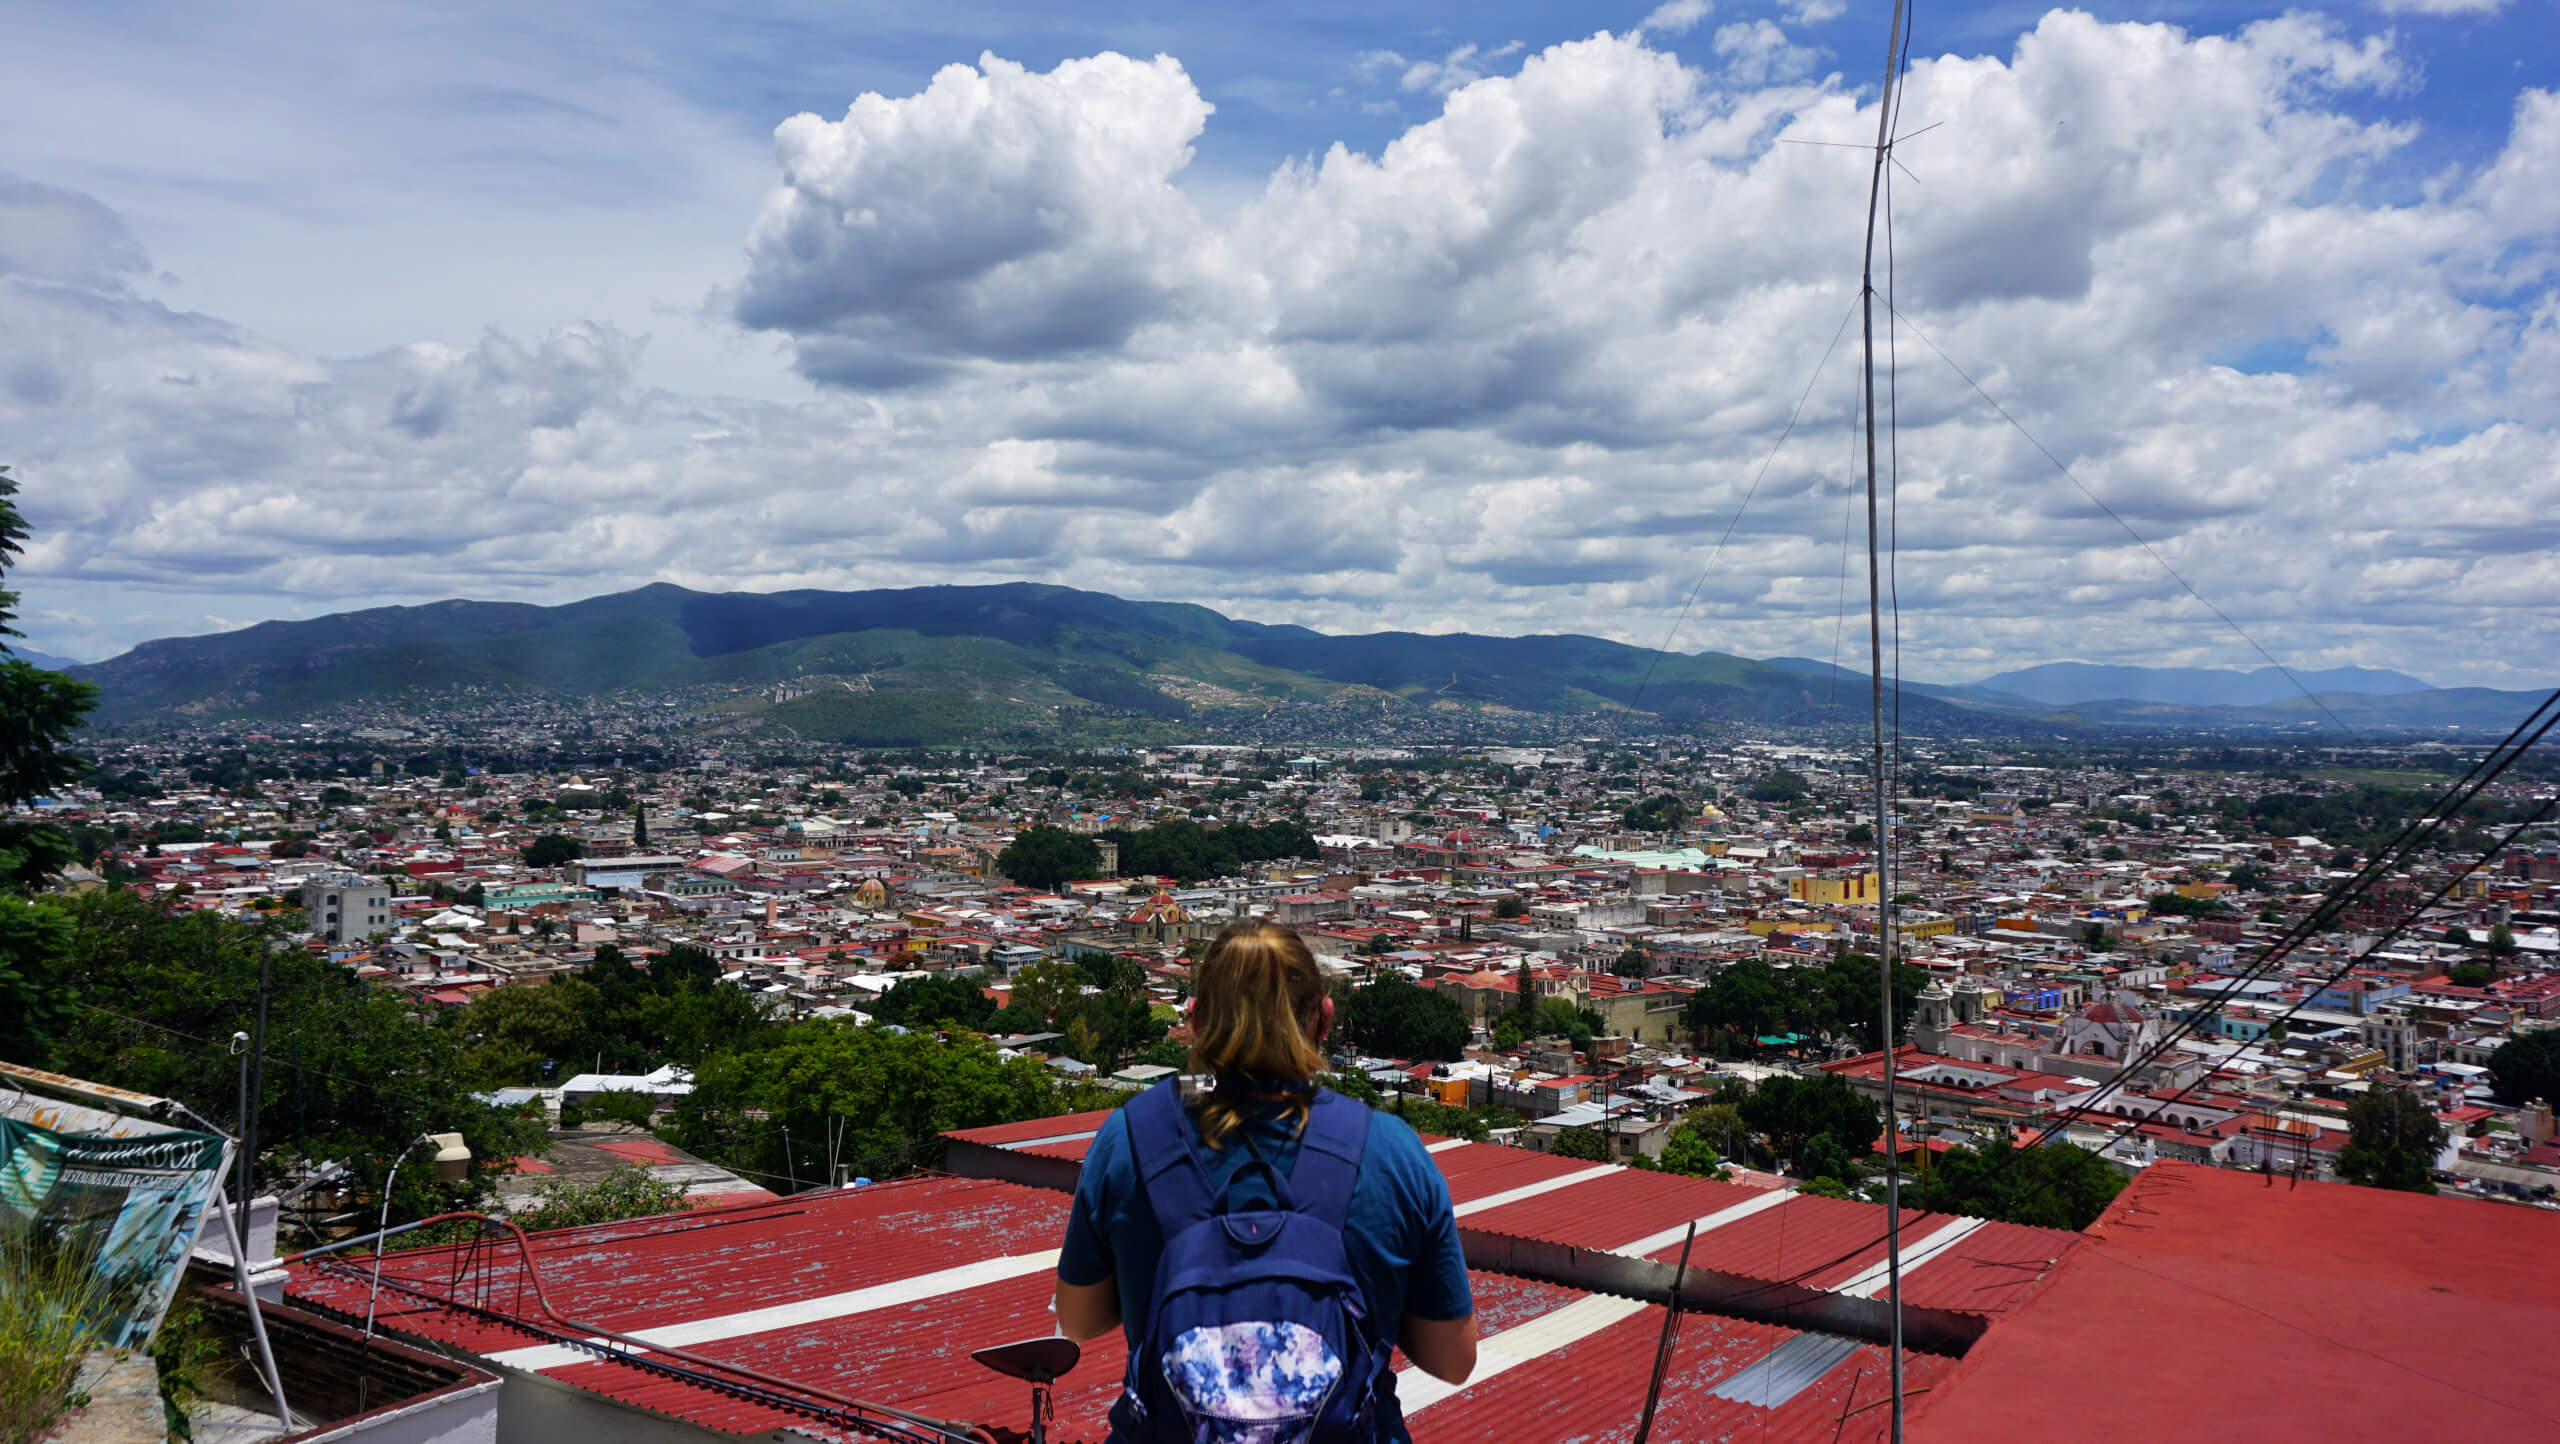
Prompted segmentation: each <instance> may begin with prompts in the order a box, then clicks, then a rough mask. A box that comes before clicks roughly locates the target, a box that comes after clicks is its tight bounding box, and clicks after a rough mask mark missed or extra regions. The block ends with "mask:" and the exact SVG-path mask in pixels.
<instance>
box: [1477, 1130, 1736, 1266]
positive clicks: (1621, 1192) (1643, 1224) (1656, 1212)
mask: <svg viewBox="0 0 2560 1444" xmlns="http://www.w3.org/2000/svg"><path fill="white" fill-rule="evenodd" d="M1441 1156H1442V1157H1446V1156H1447V1155H1445V1154H1444V1155H1441ZM1585 1166H1588V1165H1585ZM1759 1197H1761V1190H1759V1189H1755V1188H1741V1187H1737V1186H1735V1185H1733V1184H1730V1183H1717V1182H1715V1181H1714V1180H1713V1179H1706V1178H1690V1177H1687V1176H1685V1175H1682V1174H1677V1173H1647V1172H1644V1171H1641V1170H1638V1169H1628V1170H1627V1171H1625V1172H1623V1173H1616V1174H1608V1175H1604V1176H1602V1177H1600V1178H1595V1179H1592V1180H1590V1181H1589V1182H1587V1183H1577V1184H1575V1185H1573V1186H1572V1187H1570V1188H1560V1189H1557V1190H1556V1191H1555V1192H1553V1193H1542V1194H1540V1195H1538V1196H1537V1197H1535V1198H1524V1199H1522V1200H1520V1201H1519V1202H1517V1203H1506V1204H1504V1205H1502V1206H1501V1207H1499V1208H1489V1209H1486V1210H1485V1211H1483V1212H1482V1213H1478V1214H1474V1215H1471V1216H1470V1217H1469V1218H1468V1219H1467V1221H1466V1222H1467V1227H1469V1228H1475V1229H1482V1230H1484V1231H1486V1232H1488V1233H1501V1234H1509V1235H1511V1236H1512V1237H1514V1238H1535V1239H1544V1240H1547V1241H1548V1242H1551V1243H1562V1244H1571V1245H1573V1246H1574V1247H1576V1248H1598V1249H1613V1248H1623V1247H1625V1246H1626V1245H1628V1244H1631V1243H1634V1242H1635V1241H1637V1240H1638V1239H1641V1238H1644V1237H1646V1236H1647V1235H1649V1234H1654V1233H1658V1232H1660V1231H1662V1230H1664V1229H1668V1228H1677V1227H1679V1226H1680V1225H1682V1224H1685V1223H1688V1222H1689V1221H1691V1220H1693V1219H1699V1218H1704V1217H1706V1216H1707V1215H1709V1214H1712V1213H1716V1212H1718V1211H1720V1210H1723V1209H1727V1208H1731V1207H1733V1206H1735V1205H1736V1204H1744V1203H1749V1202H1751V1201H1752V1200H1753V1199H1755V1198H1759ZM1673 1254H1674V1255H1675V1256H1677V1254H1678V1250H1677V1249H1676V1248H1675V1249H1674V1250H1673Z"/></svg>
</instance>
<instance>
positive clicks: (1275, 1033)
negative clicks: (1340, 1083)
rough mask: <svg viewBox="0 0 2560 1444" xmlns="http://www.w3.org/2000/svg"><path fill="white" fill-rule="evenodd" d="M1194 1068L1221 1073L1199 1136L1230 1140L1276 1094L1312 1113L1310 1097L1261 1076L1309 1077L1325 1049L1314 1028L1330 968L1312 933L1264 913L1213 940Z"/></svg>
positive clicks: (1196, 978)
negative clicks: (1302, 933)
mask: <svg viewBox="0 0 2560 1444" xmlns="http://www.w3.org/2000/svg"><path fill="white" fill-rule="evenodd" d="M1191 991H1192V1001H1191V1071H1192V1072H1193V1073H1205V1074H1210V1075H1213V1076H1214V1077H1216V1079H1217V1080H1218V1091H1216V1092H1213V1093H1211V1094H1210V1095H1209V1096H1208V1097H1207V1099H1206V1100H1204V1101H1203V1102H1201V1103H1200V1104H1199V1105H1198V1111H1199V1122H1200V1137H1201V1140H1202V1141H1203V1142H1205V1143H1207V1144H1208V1145H1209V1146H1210V1147H1211V1148H1224V1147H1226V1145H1227V1140H1228V1139H1229V1138H1230V1137H1232V1136H1233V1135H1234V1134H1235V1132H1236V1130H1238V1129H1239V1128H1242V1127H1243V1126H1244V1125H1245V1123H1246V1121H1247V1120H1248V1119H1249V1118H1250V1117H1251V1116H1252V1114H1253V1112H1254V1110H1255V1108H1256V1105H1258V1104H1267V1103H1269V1102H1271V1101H1274V1100H1277V1101H1280V1102H1282V1103H1283V1104H1284V1105H1285V1106H1286V1108H1287V1111H1289V1112H1290V1113H1292V1114H1293V1115H1294V1122H1295V1125H1296V1126H1297V1127H1300V1128H1303V1127H1305V1126H1306V1121H1307V1106H1308V1104H1307V1097H1306V1095H1303V1094H1292V1093H1273V1092H1271V1091H1269V1089H1268V1087H1267V1086H1265V1087H1262V1088H1256V1087H1255V1086H1253V1085H1254V1084H1255V1083H1257V1082H1258V1083H1262V1084H1264V1085H1268V1084H1270V1083H1273V1082H1284V1083H1297V1082H1304V1081H1310V1080H1312V1079H1314V1078H1315V1077H1316V1076H1317V1075H1318V1074H1320V1073H1322V1072H1324V1068H1325V1062H1324V1054H1323V1052H1322V1051H1321V1050H1319V1049H1318V1048H1317V1047H1316V1045H1315V1041H1314V1039H1313V1038H1312V1037H1311V1036H1310V1035H1311V1034H1312V1033H1314V1032H1315V1028H1316V1020H1317V1018H1318V1017H1319V1016H1320V1014H1321V1010H1322V1008H1323V1006H1324V971H1323V970H1322V969H1321V968H1318V967H1317V966H1316V959H1315V954H1313V953H1311V952H1309V951H1307V944H1306V941H1305V940H1304V939H1302V938H1300V937H1299V936H1298V935H1297V933H1296V932H1295V931H1293V930H1291V929H1289V928H1285V927H1282V926H1281V925H1279V924H1278V923H1271V922H1264V921H1261V920H1259V919H1255V920H1251V921H1247V922H1240V923H1232V924H1230V925H1228V927H1227V928H1226V929H1225V930H1224V931H1222V932H1220V933H1219V934H1218V936H1217V940H1216V941H1214V942H1212V943H1210V944H1209V952H1208V955H1207V956H1206V957H1204V958H1202V959H1201V960H1200V966H1199V968H1198V969H1197V970H1196V971H1195V972H1194V973H1193V975H1192V990H1191Z"/></svg>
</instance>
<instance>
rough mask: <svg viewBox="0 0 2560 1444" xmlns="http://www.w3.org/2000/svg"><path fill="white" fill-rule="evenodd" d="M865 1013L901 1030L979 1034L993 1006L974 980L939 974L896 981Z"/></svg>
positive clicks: (992, 1013)
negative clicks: (954, 1029) (954, 1030)
mask: <svg viewBox="0 0 2560 1444" xmlns="http://www.w3.org/2000/svg"><path fill="white" fill-rule="evenodd" d="M868 1011H869V1012H870V1014H871V1021H873V1022H875V1023H895V1024H898V1025H899V1026H900V1027H905V1028H940V1027H945V1026H958V1027H962V1028H971V1029H976V1030H978V1031H981V1032H983V1031H985V1030H986V1027H987V1025H988V1023H989V1021H990V1020H992V1019H993V1018H994V1017H995V1015H996V1005H995V1000H994V999H992V998H990V997H988V996H987V993H986V989H985V988H984V987H982V986H980V983H979V980H978V979H977V978H974V977H968V978H964V977H961V976H960V975H959V974H957V973H950V972H943V973H927V974H925V975H924V976H923V977H921V978H907V979H904V980H902V981H900V982H898V983H897V984H896V985H894V986H892V987H891V988H890V989H889V991H887V992H885V993H882V994H881V995H880V999H879V1001H878V1002H875V1003H873V1004H872V1005H871V1007H870V1008H869V1010H868Z"/></svg>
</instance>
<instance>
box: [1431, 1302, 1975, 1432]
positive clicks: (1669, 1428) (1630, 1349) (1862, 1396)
mask: <svg viewBox="0 0 2560 1444" xmlns="http://www.w3.org/2000/svg"><path fill="white" fill-rule="evenodd" d="M1661 1337H1662V1310H1660V1309H1658V1308H1647V1309H1643V1310H1641V1311H1639V1312H1638V1313H1636V1314H1634V1315H1633V1316H1632V1317H1629V1318H1626V1319H1623V1320H1621V1321H1619V1322H1617V1323H1615V1324H1612V1325H1610V1326H1609V1327H1607V1328H1605V1329H1602V1330H1600V1331H1599V1332H1597V1333H1595V1334H1592V1335H1591V1336H1590V1337H1588V1338H1585V1339H1581V1340H1578V1341H1576V1342H1574V1343H1571V1344H1568V1345H1566V1346H1565V1347H1563V1348H1561V1349H1558V1350H1556V1351H1555V1352H1553V1353H1550V1354H1547V1355H1545V1356H1543V1357H1541V1358H1538V1359H1534V1360H1532V1361H1530V1362H1528V1363H1525V1364H1522V1365H1519V1366H1517V1367H1515V1368H1511V1369H1508V1370H1505V1371H1504V1372H1502V1373H1499V1374H1494V1375H1492V1376H1491V1377H1487V1378H1480V1379H1479V1380H1478V1381H1477V1382H1475V1383H1472V1384H1470V1385H1469V1386H1467V1387H1466V1388H1464V1389H1462V1390H1460V1391H1459V1392H1457V1393H1455V1394H1453V1395H1451V1396H1450V1397H1448V1398H1447V1399H1445V1400H1443V1401H1441V1402H1439V1403H1437V1404H1434V1405H1432V1406H1431V1407H1429V1408H1426V1409H1422V1410H1419V1411H1417V1412H1415V1413H1414V1414H1413V1415H1411V1418H1410V1422H1411V1425H1412V1429H1413V1437H1414V1440H1415V1444H1443V1441H1446V1444H1460V1441H1476V1440H1506V1441H1508V1440H1552V1441H1558V1444H1565V1441H1572V1444H1619V1441H1623V1440H1625V1439H1628V1438H1630V1437H1632V1436H1633V1435H1634V1433H1635V1426H1636V1422H1637V1419H1638V1417H1639V1416H1640V1415H1641V1414H1642V1412H1643V1408H1644V1395H1645V1386H1646V1382H1647V1380H1648V1378H1649V1377H1650V1375H1651V1373H1652V1369H1653V1360H1654V1354H1655V1350H1656V1348H1657V1347H1658V1345H1659V1343H1660V1340H1661ZM1793 1337H1796V1335H1795V1333H1794V1332H1793V1331H1791V1330H1788V1329H1783V1328H1778V1327H1775V1326H1772V1325H1766V1324H1754V1323H1745V1322H1742V1321H1740V1320H1736V1319H1726V1318H1717V1317H1714V1316H1711V1315H1702V1314H1687V1315H1683V1316H1682V1318H1681V1324H1680V1333H1679V1337H1678V1339H1677V1340H1676V1342H1675V1343H1674V1344H1673V1346H1672V1352H1671V1358H1670V1363H1669V1365H1668V1367H1667V1368H1666V1370H1665V1372H1664V1377H1663V1387H1662V1398H1661V1403H1660V1405H1659V1408H1658V1411H1657V1413H1656V1415H1655V1417H1654V1425H1653V1437H1654V1438H1656V1439H1661V1440H1666V1441H1678V1444H1710V1441H1716V1440H1745V1441H1757V1440H1759V1439H1761V1438H1763V1437H1764V1436H1765V1437H1766V1438H1768V1439H1771V1440H1789V1441H1791V1440H1829V1439H1831V1438H1832V1437H1834V1434H1835V1433H1836V1434H1837V1436H1838V1438H1840V1439H1841V1440H1843V1441H1850V1440H1856V1441H1861V1444H1863V1441H1870V1440H1876V1439H1881V1438H1884V1437H1886V1435H1887V1433H1888V1432H1889V1429H1888V1425H1889V1420H1887V1419H1886V1418H1885V1417H1884V1416H1885V1415H1886V1414H1887V1413H1888V1411H1887V1410H1885V1409H1867V1410H1864V1411H1863V1412H1857V1413H1851V1414H1849V1416H1848V1417H1847V1418H1846V1419H1844V1418H1843V1417H1842V1416H1843V1414H1844V1412H1845V1411H1848V1410H1855V1409H1857V1408H1858V1406H1860V1405H1863V1404H1867V1403H1870V1402H1872V1401H1873V1400H1875V1399H1878V1398H1882V1397H1885V1396H1886V1395H1887V1394H1888V1392H1889V1390H1888V1385H1887V1382H1886V1370H1885V1360H1884V1351H1883V1350H1881V1349H1877V1348H1874V1347H1872V1346H1860V1347H1858V1348H1857V1349H1856V1350H1855V1351H1854V1352H1852V1353H1851V1354H1850V1355H1849V1357H1848V1358H1846V1359H1844V1360H1842V1361H1841V1362H1840V1363H1839V1364H1836V1365H1834V1366H1833V1367H1832V1368H1831V1369H1830V1370H1829V1371H1827V1372H1826V1373H1824V1374H1823V1376H1822V1377H1821V1379H1820V1380H1819V1381H1817V1382H1816V1383H1814V1384H1813V1385H1812V1386H1810V1387H1809V1388H1807V1389H1805V1390H1804V1391H1803V1392H1802V1393H1800V1394H1798V1395H1796V1396H1795V1397H1794V1398H1792V1399H1789V1400H1787V1401H1786V1402H1784V1403H1783V1404H1780V1405H1779V1406H1778V1407H1776V1408H1774V1409H1764V1408H1761V1407H1759V1406H1757V1405H1753V1404H1746V1403H1739V1402H1736V1401H1733V1400H1729V1399H1724V1398H1719V1397H1717V1396H1716V1395H1715V1394H1714V1393H1713V1392H1711V1391H1712V1390H1713V1389H1714V1388H1715V1387H1716V1386H1717V1385H1718V1384H1720V1383H1723V1382H1725V1381H1726V1380H1728V1379H1730V1378H1732V1377H1733V1376H1734V1375H1736V1374H1738V1373H1740V1372H1742V1371H1743V1370H1745V1369H1748V1368H1749V1367H1750V1366H1751V1365H1753V1364H1754V1363H1756V1362H1757V1361H1759V1360H1760V1359H1762V1358H1764V1357H1765V1356H1766V1355H1767V1354H1768V1353H1769V1351H1770V1350H1772V1349H1774V1348H1776V1347H1777V1346H1778V1345H1780V1344H1782V1343H1784V1342H1786V1341H1787V1340H1788V1339H1790V1338H1793ZM1952 1362H1953V1361H1951V1360H1947V1359H1940V1358H1935V1357H1932V1356H1930V1355H1925V1354H1907V1355H1905V1383H1906V1387H1907V1388H1921V1387H1925V1386H1926V1385H1927V1384H1928V1383H1929V1382H1930V1381H1932V1380H1934V1379H1936V1378H1937V1377H1938V1376H1939V1375H1940V1374H1942V1373H1943V1372H1944V1371H1945V1369H1946V1367H1947V1366H1948V1365H1949V1364H1950V1363H1952ZM1853 1392H1854V1398H1852V1394H1853Z"/></svg>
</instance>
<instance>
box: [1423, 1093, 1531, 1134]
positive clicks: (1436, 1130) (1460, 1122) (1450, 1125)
mask: <svg viewBox="0 0 2560 1444" xmlns="http://www.w3.org/2000/svg"><path fill="white" fill-rule="evenodd" d="M1396 1112H1397V1113H1398V1114H1400V1115H1401V1116H1402V1117H1403V1118H1404V1121H1405V1122H1407V1123H1409V1124H1411V1125H1413V1131H1414V1132H1416V1133H1429V1134H1433V1135H1436V1136H1438V1137H1441V1138H1463V1139H1465V1140H1467V1141H1468V1142H1469V1143H1482V1142H1484V1141H1485V1140H1486V1139H1488V1138H1491V1137H1492V1136H1493V1130H1495V1129H1496V1128H1509V1127H1511V1126H1512V1125H1513V1124H1515V1123H1517V1122H1518V1121H1519V1120H1517V1119H1515V1118H1513V1117H1512V1116H1511V1115H1509V1114H1507V1113H1504V1112H1502V1111H1500V1110H1499V1109H1493V1108H1456V1107H1452V1106H1450V1105H1449V1104H1446V1103H1433V1102H1428V1101H1425V1100H1422V1099H1416V1098H1406V1097H1401V1096H1399V1097H1398V1098H1397V1099H1396Z"/></svg>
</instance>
